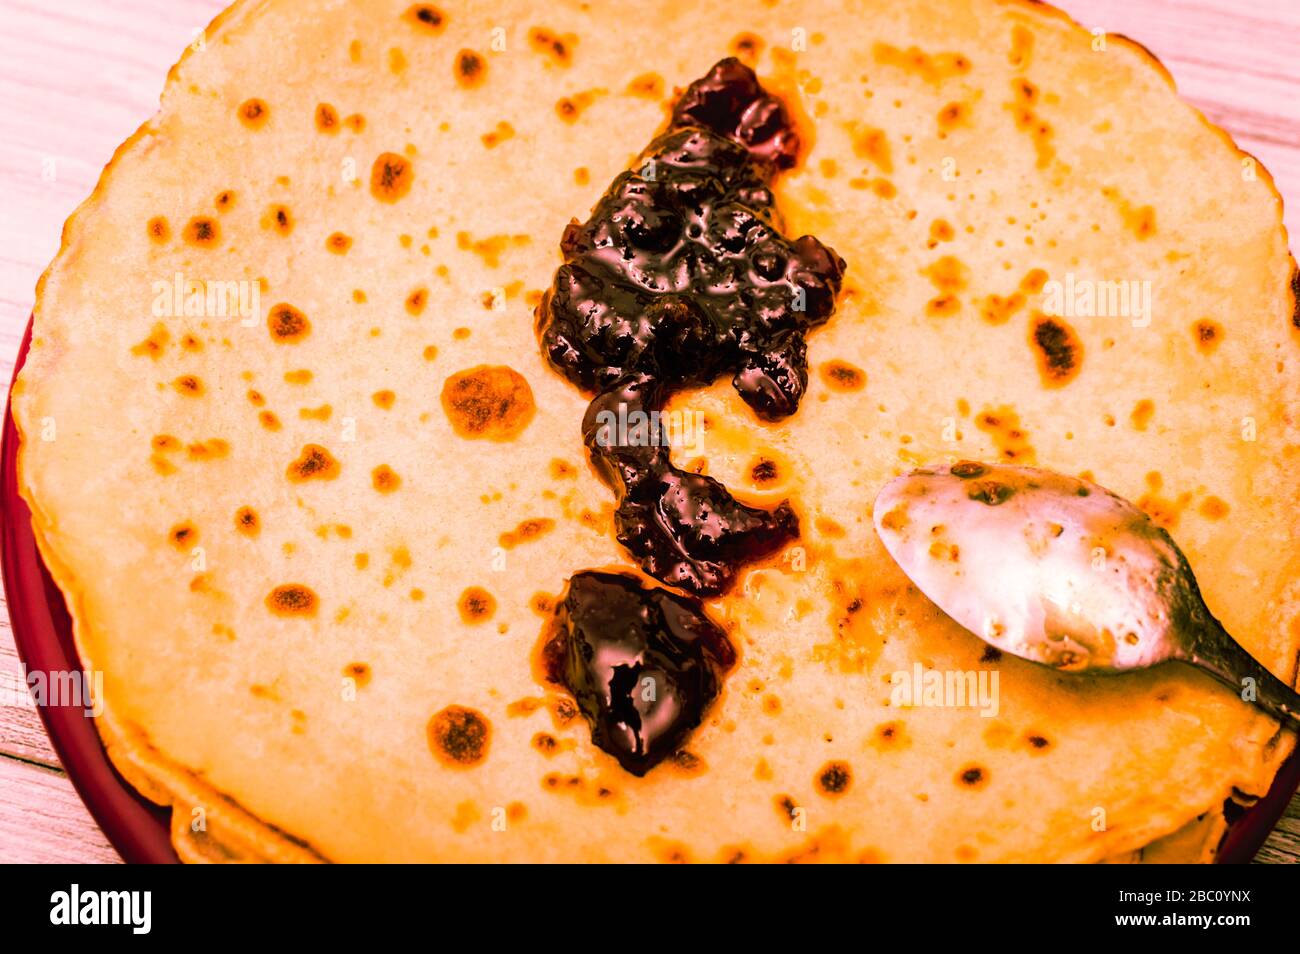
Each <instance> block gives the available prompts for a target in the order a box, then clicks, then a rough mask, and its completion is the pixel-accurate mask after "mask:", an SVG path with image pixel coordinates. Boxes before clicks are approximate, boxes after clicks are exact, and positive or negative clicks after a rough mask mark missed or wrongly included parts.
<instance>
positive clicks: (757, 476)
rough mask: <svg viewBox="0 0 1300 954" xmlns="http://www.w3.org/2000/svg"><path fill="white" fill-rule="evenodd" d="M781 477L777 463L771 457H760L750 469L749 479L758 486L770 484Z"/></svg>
mask: <svg viewBox="0 0 1300 954" xmlns="http://www.w3.org/2000/svg"><path fill="white" fill-rule="evenodd" d="M779 477H780V472H779V470H778V468H777V466H776V461H774V460H772V459H771V458H769V457H760V458H759V459H758V460H756V461H754V463H753V465H752V466H751V467H750V468H749V479H750V480H752V481H753V482H754V483H755V484H757V485H758V486H760V487H761V486H763V485H764V484H770V483H772V482H773V481H775V480H777V479H778V478H779Z"/></svg>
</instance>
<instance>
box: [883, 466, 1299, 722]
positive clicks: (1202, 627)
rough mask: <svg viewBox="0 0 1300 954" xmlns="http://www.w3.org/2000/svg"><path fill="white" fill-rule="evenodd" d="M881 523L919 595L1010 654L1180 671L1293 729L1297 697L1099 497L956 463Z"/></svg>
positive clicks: (1150, 533)
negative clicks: (1167, 665)
mask: <svg viewBox="0 0 1300 954" xmlns="http://www.w3.org/2000/svg"><path fill="white" fill-rule="evenodd" d="M873 517H874V522H875V526H876V532H877V533H878V534H879V536H880V539H881V541H882V542H883V543H884V545H885V549H886V550H888V551H889V554H890V555H891V556H892V557H893V558H894V560H895V561H896V562H897V563H898V565H899V566H900V567H901V568H902V570H903V572H904V573H906V574H907V576H908V577H909V578H910V579H911V580H912V582H913V583H915V584H916V585H917V587H918V588H919V589H920V590H921V592H923V593H924V594H925V595H926V596H927V597H929V598H930V600H931V601H932V602H934V603H935V604H936V605H937V606H938V607H939V608H940V609H942V610H943V611H944V612H945V613H947V614H948V615H949V616H951V617H952V618H953V619H954V620H955V621H956V622H958V623H959V624H961V625H962V626H964V627H965V628H966V629H968V630H970V631H971V632H972V633H974V634H975V635H976V636H979V637H980V638H981V639H983V640H984V641H985V642H987V643H989V644H990V645H993V646H995V647H997V648H998V649H1000V650H1002V651H1003V652H1007V653H1010V654H1012V655H1014V656H1019V657H1021V658H1023V659H1028V660H1030V661H1031V662H1036V663H1040V664H1042V665H1045V666H1050V667H1052V668H1054V669H1058V670H1062V671H1067V672H1085V671H1086V672H1092V673H1109V674H1114V673H1121V672H1126V671H1131V670H1136V669H1146V668H1148V667H1150V666H1154V665H1157V664H1160V663H1164V662H1169V661H1179V662H1183V663H1186V664H1188V665H1193V666H1197V667H1199V668H1201V669H1204V670H1206V671H1208V672H1210V673H1211V674H1212V675H1214V676H1215V677H1216V678H1218V679H1219V680H1220V681H1221V682H1224V683H1226V684H1227V685H1230V686H1232V687H1233V688H1234V689H1236V690H1238V691H1240V692H1241V693H1242V698H1243V699H1244V700H1245V701H1248V702H1253V703H1255V704H1257V705H1259V706H1260V707H1261V708H1263V709H1265V710H1267V711H1268V712H1270V713H1271V714H1273V715H1275V716H1277V717H1279V718H1282V719H1284V720H1287V721H1289V722H1290V723H1291V724H1293V725H1295V724H1297V718H1296V715H1295V713H1296V712H1300V696H1297V695H1296V693H1295V692H1294V691H1293V690H1291V688H1290V687H1289V686H1287V685H1286V684H1285V683H1283V682H1282V681H1281V680H1279V679H1277V678H1276V677H1274V676H1273V675H1272V674H1271V673H1269V672H1268V670H1266V669H1264V667H1262V666H1260V665H1259V663H1257V662H1256V661H1255V660H1254V659H1253V658H1252V657H1251V656H1250V655H1249V654H1248V653H1247V652H1246V651H1245V650H1244V649H1242V648H1241V647H1240V646H1239V645H1238V644H1237V643H1236V642H1235V641H1234V640H1233V639H1232V637H1231V636H1229V635H1228V633H1227V632H1226V631H1225V630H1224V629H1223V627H1222V626H1221V625H1220V624H1219V622H1218V620H1216V619H1215V618H1214V616H1213V615H1212V614H1211V613H1210V611H1209V609H1208V608H1207V607H1206V605H1205V601H1204V600H1203V599H1202V597H1201V592H1200V588H1199V587H1198V586H1197V584H1196V577H1195V576H1194V575H1193V573H1192V569H1191V567H1190V566H1189V564H1188V562H1187V558H1186V557H1185V556H1184V555H1183V553H1182V551H1181V550H1179V549H1178V545H1177V544H1176V543H1174V541H1173V538H1172V537H1170V536H1169V534H1168V533H1167V532H1166V531H1165V530H1164V529H1163V528H1161V527H1159V526H1157V525H1156V524H1155V523H1154V522H1152V520H1151V519H1150V518H1149V517H1148V516H1147V515H1146V514H1145V513H1143V512H1142V511H1141V510H1140V509H1138V508H1137V507H1136V506H1134V505H1133V504H1132V503H1130V502H1129V501H1127V500H1125V499H1124V498H1122V497H1120V496H1118V495H1117V494H1114V493H1112V492H1110V491H1109V490H1106V489H1105V488H1104V487H1101V486H1099V485H1097V484H1095V483H1092V482H1091V481H1087V480H1083V479H1081V478H1078V477H1070V476H1067V475H1064V474H1058V473H1053V472H1052V471H1048V470H1042V469H1040V468H1036V467H1016V466H1010V465H1005V464H984V463H979V462H975V461H962V462H960V463H956V464H952V465H937V466H931V467H926V468H922V469H920V470H917V471H913V472H912V473H910V474H905V475H903V476H901V477H897V478H895V479H893V480H891V481H890V482H889V483H887V484H886V485H885V486H884V488H883V489H882V490H881V491H880V494H879V495H878V496H877V497H876V502H875V507H874V513H873Z"/></svg>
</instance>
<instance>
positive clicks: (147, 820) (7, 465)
mask: <svg viewBox="0 0 1300 954" xmlns="http://www.w3.org/2000/svg"><path fill="white" fill-rule="evenodd" d="M31 338H32V326H31V323H30V322H29V323H28V325H27V332H26V333H25V334H24V335H23V343H22V346H21V347H20V348H19V350H18V362H17V364H16V365H15V366H14V375H15V377H16V376H17V374H18V370H19V369H20V368H21V367H22V366H23V362H24V361H25V360H26V358H27V348H28V345H29V344H30V343H31ZM11 388H12V385H11ZM17 459H18V431H17V428H15V426H14V419H13V416H12V414H10V413H9V409H8V406H7V405H6V408H5V424H4V446H3V448H2V449H0V468H2V469H3V473H2V474H0V479H3V488H0V494H2V496H0V507H2V508H3V520H2V521H0V529H2V530H3V540H0V544H2V545H3V549H0V563H2V564H3V569H4V588H5V599H6V600H7V601H8V603H9V620H10V622H11V623H12V624H13V633H14V641H15V642H16V643H17V644H18V655H19V656H21V657H22V660H23V662H24V663H25V664H26V666H27V671H28V672H29V673H32V672H41V671H43V672H47V673H49V672H76V671H80V669H81V661H80V660H79V659H78V658H77V647H76V646H75V645H74V644H73V641H72V620H71V619H70V618H69V617H68V610H67V606H66V605H65V603H64V601H63V594H62V593H61V592H59V588H58V587H57V586H55V584H54V581H53V580H52V579H50V574H49V572H48V571H47V570H46V569H45V564H44V563H43V562H42V561H41V555H40V552H39V551H38V550H37V548H36V540H35V538H34V537H33V535H32V525H31V511H30V510H28V509H27V504H26V502H24V501H23V499H22V498H21V497H20V496H18V469H17ZM39 711H40V713H41V721H42V722H44V723H45V731H46V732H48V733H49V735H50V741H51V742H52V743H53V744H54V751H55V752H57V753H58V754H59V759H60V761H62V762H63V767H64V768H65V769H66V770H67V772H68V777H69V778H71V779H72V784H73V785H74V786H75V787H76V789H77V794H79V795H80V796H81V800H82V801H83V802H85V803H86V807H87V808H88V809H90V814H91V815H93V816H94V817H95V821H97V822H99V827H100V828H102V829H103V830H104V834H105V835H107V836H108V840H109V841H110V842H112V843H113V847H114V848H116V849H117V850H118V852H119V853H120V854H121V855H122V857H123V858H125V859H126V860H127V861H132V862H149V863H160V862H176V861H178V860H179V859H177V857H176V852H175V850H174V849H173V848H172V844H171V837H170V835H169V833H168V822H169V818H170V815H171V812H170V810H169V809H164V808H159V807H158V806H157V805H155V804H153V803H152V802H150V801H149V800H148V799H146V798H144V797H143V796H141V795H140V794H138V793H137V792H136V791H135V789H133V788H131V786H130V785H128V784H127V783H126V781H125V780H124V779H123V778H122V776H121V775H119V774H118V772H117V770H116V769H114V768H113V766H112V763H110V762H109V760H108V755H107V753H105V751H104V746H103V744H102V743H101V742H100V740H99V733H98V732H96V731H95V726H94V723H93V721H92V720H91V719H89V718H87V717H86V715H85V714H84V710H83V709H82V708H81V707H79V706H52V705H48V706H42V707H41V708H40V710H39ZM1297 786H1300V748H1297V750H1296V751H1295V752H1293V753H1292V754H1291V757H1290V758H1289V759H1288V760H1287V761H1286V763H1285V764H1284V765H1283V766H1282V769H1281V770H1280V771H1279V772H1278V774H1277V777H1276V778H1275V779H1274V780H1273V787H1272V788H1270V789H1269V791H1268V794H1267V795H1265V796H1264V797H1263V798H1262V799H1260V800H1259V802H1258V803H1256V804H1255V805H1254V806H1253V807H1252V808H1251V809H1250V810H1249V811H1246V812H1244V813H1243V814H1242V815H1241V817H1240V818H1238V819H1237V820H1236V821H1235V822H1233V823H1232V825H1231V826H1230V827H1229V829H1228V831H1227V833H1226V834H1225V835H1224V836H1223V842H1222V844H1221V845H1220V848H1219V857H1218V860H1219V862H1220V863H1224V864H1243V863H1245V862H1248V861H1250V859H1251V858H1253V857H1254V856H1255V852H1257V851H1258V850H1259V847H1260V845H1262V844H1264V842H1265V840H1267V838H1268V836H1269V833H1270V832H1271V831H1272V830H1273V827H1274V826H1275V825H1276V824H1277V820H1278V819H1279V818H1281V817H1282V813H1283V812H1284V811H1286V806H1287V804H1288V803H1289V802H1290V801H1291V796H1292V795H1294V794H1295V792H1296V788H1297Z"/></svg>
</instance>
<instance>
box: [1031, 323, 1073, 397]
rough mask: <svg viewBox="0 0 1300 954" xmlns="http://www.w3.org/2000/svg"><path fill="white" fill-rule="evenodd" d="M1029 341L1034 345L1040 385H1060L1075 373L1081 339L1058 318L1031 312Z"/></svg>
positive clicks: (1066, 382) (1049, 386)
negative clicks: (1041, 383) (1040, 380)
mask: <svg viewBox="0 0 1300 954" xmlns="http://www.w3.org/2000/svg"><path fill="white" fill-rule="evenodd" d="M1029 341H1030V344H1031V345H1033V347H1034V349H1035V351H1034V355H1035V358H1036V359H1037V362H1038V374H1039V377H1040V378H1041V379H1042V382H1043V386H1044V387H1048V388H1059V387H1064V386H1065V385H1067V384H1069V383H1070V382H1071V381H1073V380H1074V379H1075V378H1076V377H1078V374H1079V369H1080V367H1082V365H1083V342H1081V341H1080V340H1079V336H1078V335H1077V334H1075V333H1074V329H1073V328H1071V327H1070V326H1069V325H1067V324H1066V323H1065V322H1064V321H1062V320H1061V319H1060V318H1051V317H1048V316H1047V315H1044V314H1043V313H1042V312H1035V313H1034V315H1033V317H1032V319H1031V320H1030V327H1029Z"/></svg>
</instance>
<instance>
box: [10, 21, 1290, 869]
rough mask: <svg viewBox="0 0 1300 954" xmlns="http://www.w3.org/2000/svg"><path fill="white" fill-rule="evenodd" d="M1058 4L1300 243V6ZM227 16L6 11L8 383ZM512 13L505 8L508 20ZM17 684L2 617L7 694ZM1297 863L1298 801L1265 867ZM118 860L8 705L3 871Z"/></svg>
mask: <svg viewBox="0 0 1300 954" xmlns="http://www.w3.org/2000/svg"><path fill="white" fill-rule="evenodd" d="M783 2H785V0H783ZM789 2H797V0H789ZM1058 3H1059V5H1061V6H1063V7H1064V8H1065V9H1067V10H1068V11H1069V12H1070V13H1071V14H1072V15H1073V16H1074V17H1075V19H1077V20H1079V21H1080V22H1082V23H1083V24H1084V25H1086V26H1088V27H1100V28H1101V29H1104V30H1106V31H1107V32H1110V33H1123V34H1126V35H1128V36H1130V37H1132V38H1134V39H1136V40H1138V41H1139V42H1141V43H1143V44H1144V45H1145V46H1147V47H1148V48H1149V49H1151V50H1152V51H1153V52H1154V53H1155V54H1156V55H1157V56H1159V57H1160V59H1161V60H1162V61H1163V62H1164V63H1165V65H1166V66H1167V67H1168V69H1169V71H1170V72H1171V73H1173V75H1174V77H1175V79H1176V80H1177V81H1178V85H1179V89H1180V90H1181V91H1182V93H1183V95H1184V96H1185V97H1186V98H1187V99H1188V100H1190V101H1191V102H1192V103H1193V104H1195V105H1196V106H1197V107H1199V108H1200V109H1201V110H1202V111H1203V112H1204V113H1205V114H1206V115H1207V116H1209V117H1210V119H1212V120H1213V121H1214V122H1216V123H1218V124H1219V125H1220V126H1223V127H1224V128H1225V129H1227V130H1228V131H1229V132H1231V133H1232V135H1233V137H1234V138H1235V139H1236V141H1237V143H1238V144H1239V145H1240V146H1241V147H1242V148H1243V149H1246V150H1247V151H1249V152H1251V153H1252V154H1254V155H1255V156H1256V157H1258V158H1259V160H1260V161H1261V162H1262V163H1263V164H1264V165H1265V166H1266V167H1267V168H1268V169H1269V170H1270V171H1271V172H1272V173H1273V176H1274V179H1275V180H1276V182H1277V186H1278V188H1279V190H1280V191H1281V192H1282V195H1283V196H1284V197H1285V199H1286V201H1287V210H1286V222H1287V227H1288V230H1289V231H1290V233H1291V235H1293V236H1295V235H1300V0H1255V2H1254V3H1250V4H1243V3H1239V2H1238V0H1058ZM224 5H225V4H224V3H223V0H63V2H60V3H57V4H55V3H51V2H48V0H0V375H2V376H3V378H4V380H8V378H9V375H10V372H11V370H12V366H13V361H14V357H15V354H16V353H17V350H18V345H19V342H20V341H21V340H22V335H23V329H24V327H25V326H26V324H27V319H28V316H29V314H30V311H31V307H32V296H33V289H34V286H35V284H36V279H37V277H38V276H39V275H40V273H41V270H42V269H44V267H45V266H46V264H47V263H48V262H49V261H50V259H51V258H52V257H53V256H54V253H55V252H56V251H57V249H58V243H59V232H60V229H61V228H62V225H63V221H64V219H65V218H67V216H68V214H69V213H70V212H71V211H72V210H73V208H74V207H75V206H76V205H77V204H78V203H79V202H81V200H82V199H84V198H85V197H86V196H87V195H88V194H89V193H90V190H91V189H92V188H93V186H94V184H95V181H96V180H97V179H98V177H99V172H100V169H101V168H102V167H103V165H104V163H105V162H107V161H108V158H109V157H110V156H111V155H112V153H113V150H114V148H116V146H117V145H118V143H120V142H121V141H122V140H124V139H125V138H126V137H127V136H128V135H130V134H131V132H133V131H134V130H135V128H136V127H137V126H138V125H139V124H140V123H141V122H142V121H143V120H145V119H146V118H148V116H149V115H150V114H151V113H152V112H153V111H154V110H155V109H156V107H157V104H158V94H159V92H160V91H161V89H162V85H163V79H164V77H165V75H166V72H167V69H168V68H169V67H170V66H171V64H172V63H173V62H175V60H176V59H177V57H178V56H179V54H180V51H181V50H182V49H183V48H184V47H185V45H186V44H188V43H190V42H191V41H192V40H193V38H194V36H195V32H196V31H197V30H199V29H201V28H202V27H204V26H206V25H207V23H208V22H209V21H210V20H211V19H212V17H213V16H214V15H215V14H216V13H217V12H218V11H219V10H220V9H221V7H222V6H224ZM451 5H452V6H453V7H454V5H455V4H454V2H452V3H451ZM508 9H509V2H508V0H502V10H503V15H505V11H507V10H508ZM1295 245H1296V243H1295V242H1294V241H1293V247H1295ZM21 679H22V676H21V671H20V668H19V662H18V659H17V656H16V654H15V650H14V645H13V636H12V634H11V632H10V630H9V618H8V613H7V611H3V610H2V609H0V690H3V689H5V688H7V687H8V686H21V685H22V682H21ZM5 695H10V693H5ZM1297 859H1300V797H1298V798H1297V799H1296V800H1295V801H1293V802H1292V803H1291V807H1290V810H1289V812H1288V814H1287V817H1286V818H1284V819H1283V820H1282V822H1281V824H1280V825H1279V826H1278V829H1277V831H1275V832H1274V833H1273V836H1272V837H1271V838H1270V839H1269V842H1268V844H1267V845H1265V847H1264V848H1263V850H1262V851H1261V852H1260V855H1259V857H1258V859H1257V860H1260V861H1270V862H1287V863H1294V862H1295V861H1296V860H1297ZM119 860H120V859H119V858H118V855H117V853H116V852H115V851H114V850H113V848H112V846H110V845H109V844H108V842H107V841H106V840H105V838H104V836H103V834H102V833H101V832H100V830H99V828H98V827H97V826H96V825H95V823H94V821H93V820H92V819H91V818H90V816H89V814H88V813H87V812H86V809H85V807H84V806H83V805H82V804H81V801H80V799H79V798H78V797H77V794H76V792H74V791H73V789H72V786H71V784H70V783H69V782H68V779H67V777H66V776H65V775H64V774H63V772H62V770H61V769H60V767H59V761H58V758H57V757H56V756H55V754H54V752H53V750H52V749H51V748H50V743H49V740H48V739H47V738H46V736H45V732H44V730H43V729H42V727H41V723H40V719H39V718H38V717H37V714H36V711H35V710H34V709H32V708H27V707H21V706H13V705H10V706H0V862H16V861H17V862H44V861H65V862H66V861H71V862H114V861H119Z"/></svg>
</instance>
